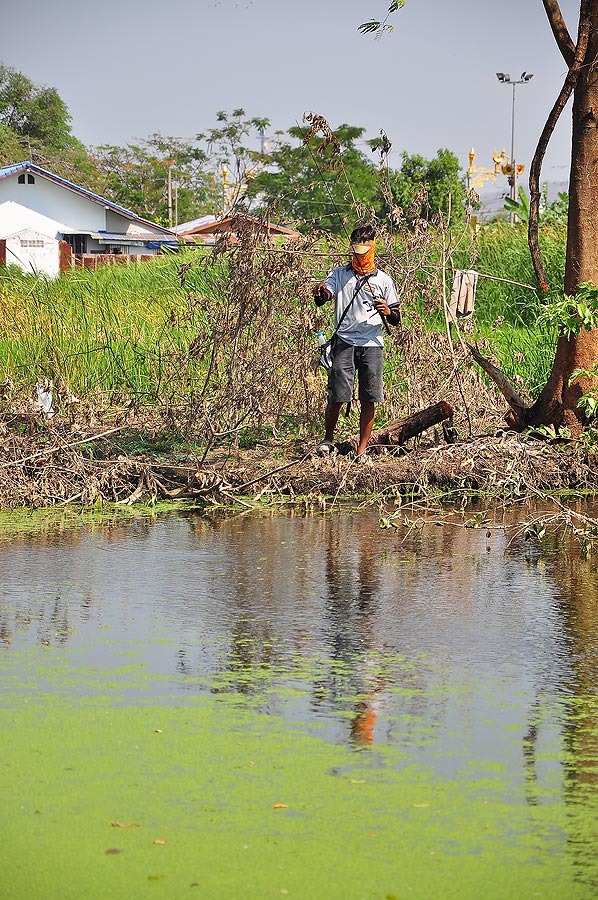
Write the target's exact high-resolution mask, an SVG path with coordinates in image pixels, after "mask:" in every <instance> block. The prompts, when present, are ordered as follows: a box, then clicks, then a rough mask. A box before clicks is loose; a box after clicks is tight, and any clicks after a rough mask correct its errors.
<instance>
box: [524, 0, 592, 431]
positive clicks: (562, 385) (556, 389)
mask: <svg viewBox="0 0 598 900" xmlns="http://www.w3.org/2000/svg"><path fill="white" fill-rule="evenodd" d="M543 2H544V6H545V8H546V12H547V15H548V16H549V21H550V23H551V26H552V29H553V32H554V33H555V37H557V43H558V44H559V47H560V49H561V52H563V55H564V56H565V58H566V59H567V58H568V56H569V55H570V54H569V47H568V42H567V39H566V37H565V33H564V32H563V28H564V23H563V22H562V16H561V14H560V9H559V7H558V2H557V0H543ZM584 13H586V14H587V15H588V16H589V19H590V33H589V39H588V46H587V50H586V53H585V58H584V62H583V66H582V67H581V71H580V73H579V76H578V78H577V83H576V85H575V90H574V93H573V133H572V141H571V173H570V177H569V217H568V221H567V254H566V263H565V284H564V290H565V294H566V295H569V296H571V295H573V294H575V293H576V291H577V288H578V286H579V285H580V284H582V283H583V282H587V281H590V282H593V283H595V284H598V202H597V201H596V198H597V197H598V71H597V68H598V66H597V63H598V0H582V2H581V7H580V20H581V18H582V16H583V15H584ZM561 26H562V27H561ZM565 32H566V29H565ZM569 40H570V39H569ZM568 61H569V62H570V63H571V62H572V60H568ZM597 362H598V329H594V330H592V331H587V330H586V329H585V328H583V329H582V330H581V332H580V334H579V335H577V336H573V337H570V338H567V337H565V336H564V335H561V336H560V337H559V338H558V342H557V348H556V354H555V358H554V362H553V365H552V371H551V373H550V375H549V378H548V381H547V383H546V386H545V387H544V389H543V391H542V393H541V394H540V396H539V397H538V400H537V401H536V402H535V403H534V405H533V406H532V408H531V410H530V414H529V418H528V421H529V422H530V424H533V425H539V424H545V425H548V424H551V425H555V426H560V425H565V426H567V427H568V428H569V429H570V430H571V433H572V434H573V436H576V435H578V434H579V433H580V431H581V429H582V428H583V425H584V424H585V417H584V414H583V412H582V411H581V410H580V409H579V408H578V407H577V402H578V400H579V398H580V397H581V395H582V393H584V392H585V391H587V390H589V389H590V388H592V387H595V386H596V384H597V383H598V382H597V380H596V379H587V378H586V379H579V380H576V381H575V383H574V384H572V385H570V384H569V379H570V376H571V373H572V372H573V370H574V369H576V368H581V369H591V368H592V367H593V366H594V365H595V364H596V363H597Z"/></svg>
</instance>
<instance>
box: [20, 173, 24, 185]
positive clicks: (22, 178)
mask: <svg viewBox="0 0 598 900" xmlns="http://www.w3.org/2000/svg"><path fill="white" fill-rule="evenodd" d="M19 184H25V173H24V172H23V174H22V175H19Z"/></svg>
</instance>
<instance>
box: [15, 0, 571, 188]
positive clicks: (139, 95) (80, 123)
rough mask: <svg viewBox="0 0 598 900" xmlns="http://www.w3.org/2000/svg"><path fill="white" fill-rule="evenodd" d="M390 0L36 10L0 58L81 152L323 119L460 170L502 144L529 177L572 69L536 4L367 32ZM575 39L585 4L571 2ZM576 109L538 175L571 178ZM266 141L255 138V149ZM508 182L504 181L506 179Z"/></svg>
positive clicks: (33, 5)
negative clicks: (238, 126)
mask: <svg viewBox="0 0 598 900" xmlns="http://www.w3.org/2000/svg"><path fill="white" fill-rule="evenodd" d="M386 8H387V2H386V0H301V2H291V0H198V2H189V0H167V2H164V0H143V2H142V3H117V4H93V3H89V4H87V6H86V5H85V4H73V3H72V2H70V0H69V2H65V0H53V2H52V3H48V2H43V3H42V2H41V0H29V2H26V3H24V5H23V6H20V5H19V4H18V3H11V4H7V5H6V7H5V8H4V10H3V13H2V27H1V34H0V60H1V61H2V62H3V63H4V64H6V65H9V66H12V67H14V68H16V69H18V70H20V71H22V72H24V73H25V74H26V75H27V76H28V77H30V78H31V79H32V80H33V81H35V82H36V83H39V84H45V85H49V86H52V87H56V88H57V90H58V92H59V93H60V95H61V97H62V98H63V99H64V100H65V102H66V103H67V105H68V107H69V109H70V112H71V115H72V128H73V133H74V134H75V135H76V136H77V137H78V138H80V139H81V140H82V141H83V142H84V143H85V144H87V145H89V144H101V143H117V144H123V143H127V142H128V141H133V140H135V139H138V138H143V137H146V136H147V135H149V134H151V133H152V132H155V131H159V132H162V133H163V134H170V135H175V136H177V137H182V138H192V137H193V136H194V135H195V134H196V133H197V132H200V131H203V130H205V129H207V128H210V127H211V126H213V125H215V124H216V121H215V114H216V112H217V111H218V110H221V109H223V110H227V111H231V110H233V109H234V108H237V107H243V108H244V109H245V110H246V112H247V114H248V115H249V116H259V117H267V118H269V119H270V120H271V122H272V131H274V130H275V129H282V130H285V131H286V129H288V128H289V127H290V126H292V125H294V124H295V122H296V121H297V120H299V121H300V120H301V119H302V116H303V113H304V112H306V111H309V110H313V111H315V112H317V113H320V114H322V115H324V116H325V117H326V118H327V119H328V121H329V122H330V124H331V125H332V126H333V127H334V126H337V125H339V124H341V123H343V122H348V123H350V124H352V125H360V126H363V127H364V128H365V129H366V135H365V137H374V136H376V135H377V134H378V133H379V131H380V129H381V128H383V129H384V130H385V131H386V133H387V134H388V136H389V138H390V140H391V141H392V143H393V151H392V155H391V157H390V163H391V165H395V166H396V165H399V164H400V153H401V151H403V150H406V151H407V152H408V153H421V154H423V155H424V156H427V157H431V156H434V155H435V153H436V151H437V150H438V149H439V148H441V147H447V148H448V149H450V150H452V151H454V152H455V153H456V154H457V155H458V156H459V158H460V160H461V163H462V165H463V166H464V167H466V165H467V152H468V150H469V148H470V147H471V146H472V145H473V146H474V147H475V148H476V151H477V153H478V158H477V160H476V164H477V165H488V166H490V165H491V155H492V150H493V148H497V149H499V150H500V149H502V147H505V148H506V149H507V152H509V151H510V143H511V100H512V88H511V87H510V86H505V85H500V84H499V83H498V81H497V78H496V72H507V73H509V74H510V75H511V77H512V78H515V77H517V78H518V77H519V76H520V74H521V72H523V71H524V70H525V71H527V72H533V73H534V78H533V79H532V80H531V81H530V82H529V84H526V85H522V86H520V87H518V88H517V89H516V114H515V116H516V117H515V156H516V158H517V159H518V160H521V161H523V162H525V163H526V164H527V166H526V168H527V167H529V162H530V161H531V157H532V155H533V151H534V149H535V145H536V142H537V139H538V136H539V134H540V131H541V129H542V127H543V125H544V122H545V119H546V117H547V115H548V112H549V110H550V108H551V106H552V104H553V103H554V100H555V99H556V96H557V94H558V92H559V89H560V86H561V84H562V82H563V80H564V77H565V74H566V69H565V65H564V62H563V59H562V57H561V55H560V53H559V51H558V50H557V47H556V44H555V42H554V39H553V36H552V32H551V31H550V28H549V26H548V22H547V19H546V15H545V13H544V9H543V6H542V2H541V0H502V2H500V3H489V2H487V0H481V2H480V0H478V2H475V0H407V6H406V7H405V9H403V10H401V11H399V12H398V13H396V14H395V15H394V16H392V19H391V21H392V22H393V24H394V31H393V33H392V34H388V35H386V36H384V37H383V38H382V39H379V40H374V39H373V38H371V37H365V36H362V35H360V34H358V32H357V26H358V25H359V24H360V23H361V22H363V21H366V20H367V19H369V18H374V17H381V16H383V15H384V13H385V10H386ZM561 8H562V11H563V14H564V16H565V19H566V21H567V24H568V25H569V28H570V30H571V32H572V36H573V37H574V39H575V34H576V29H577V11H578V9H579V0H561ZM570 131H571V111H570V106H568V107H567V109H566V110H565V112H564V113H563V115H562V117H561V122H560V124H559V126H558V130H557V131H556V132H555V134H554V136H553V138H552V142H551V146H550V148H549V151H548V154H547V157H546V163H545V167H544V175H545V177H547V178H549V179H551V180H566V179H567V178H568V169H569V155H570V146H569V145H570ZM256 147H257V143H256ZM502 180H503V181H504V179H502Z"/></svg>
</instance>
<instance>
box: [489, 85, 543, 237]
mask: <svg viewBox="0 0 598 900" xmlns="http://www.w3.org/2000/svg"><path fill="white" fill-rule="evenodd" d="M496 77H497V78H498V80H499V81H500V83H501V84H510V85H511V86H512V88H513V102H512V105H511V177H510V178H509V185H510V188H511V190H510V197H511V199H512V200H515V201H516V200H517V161H516V159H515V88H516V87H517V85H518V84H527V83H528V81H531V79H532V78H533V77H534V76H533V74H532V73H531V72H522V73H521V78H519V79H511V76H510V75H507V74H506V73H505V72H497V73H496ZM510 219H511V222H513V221H514V220H515V216H514V213H511V216H510Z"/></svg>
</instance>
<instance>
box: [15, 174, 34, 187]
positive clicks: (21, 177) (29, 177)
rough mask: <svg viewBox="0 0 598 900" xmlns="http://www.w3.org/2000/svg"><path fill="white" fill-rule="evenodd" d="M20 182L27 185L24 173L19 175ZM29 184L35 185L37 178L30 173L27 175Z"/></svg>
mask: <svg viewBox="0 0 598 900" xmlns="http://www.w3.org/2000/svg"><path fill="white" fill-rule="evenodd" d="M18 182H19V184H25V173H24V172H21V174H20V175H19V178H18ZM27 184H35V178H34V177H33V175H30V174H29V172H28V173H27Z"/></svg>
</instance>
